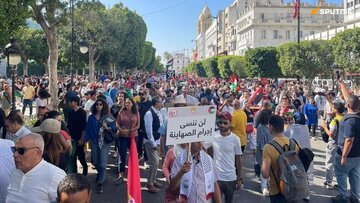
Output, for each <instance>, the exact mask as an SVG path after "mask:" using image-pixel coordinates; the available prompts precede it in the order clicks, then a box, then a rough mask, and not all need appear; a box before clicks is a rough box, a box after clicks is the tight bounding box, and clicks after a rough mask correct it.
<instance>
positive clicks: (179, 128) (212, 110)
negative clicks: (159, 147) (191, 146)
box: [166, 106, 216, 145]
mask: <svg viewBox="0 0 360 203" xmlns="http://www.w3.org/2000/svg"><path fill="white" fill-rule="evenodd" d="M215 122H216V107H215V106H188V107H174V108H169V109H168V123H167V131H166V145H173V144H182V143H191V142H200V141H208V142H211V141H212V140H213V133H214V131H215Z"/></svg>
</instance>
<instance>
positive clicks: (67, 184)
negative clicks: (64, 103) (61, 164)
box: [57, 174, 91, 203]
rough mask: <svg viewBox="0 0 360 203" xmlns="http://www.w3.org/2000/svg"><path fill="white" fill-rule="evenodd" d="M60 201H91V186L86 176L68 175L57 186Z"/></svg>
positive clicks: (73, 202) (84, 202) (80, 202)
mask: <svg viewBox="0 0 360 203" xmlns="http://www.w3.org/2000/svg"><path fill="white" fill-rule="evenodd" d="M57 196H58V197H57V202H58V203H90V197H91V188H90V183H89V181H88V180H87V179H86V177H85V176H82V175H80V174H70V175H67V176H66V177H65V178H64V179H63V180H61V182H60V183H59V186H58V188H57Z"/></svg>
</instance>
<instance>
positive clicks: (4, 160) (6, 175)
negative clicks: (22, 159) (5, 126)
mask: <svg viewBox="0 0 360 203" xmlns="http://www.w3.org/2000/svg"><path fill="white" fill-rule="evenodd" d="M14 145H15V144H14V142H13V141H11V140H5V139H0V154H1V156H0V168H1V170H0V180H1V181H0V203H5V198H6V193H7V192H6V190H7V188H8V186H9V183H10V174H11V172H12V171H13V170H14V169H15V162H14V158H13V153H12V151H11V147H13V146H14Z"/></svg>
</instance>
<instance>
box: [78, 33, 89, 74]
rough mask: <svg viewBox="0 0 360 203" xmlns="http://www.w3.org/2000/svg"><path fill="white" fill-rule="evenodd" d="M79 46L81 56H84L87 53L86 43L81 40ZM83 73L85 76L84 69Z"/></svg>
mask: <svg viewBox="0 0 360 203" xmlns="http://www.w3.org/2000/svg"><path fill="white" fill-rule="evenodd" d="M79 45H80V52H81V53H82V54H86V53H87V52H88V51H89V47H88V43H87V42H86V41H85V40H81V41H80V43H79ZM83 73H84V74H85V69H83Z"/></svg>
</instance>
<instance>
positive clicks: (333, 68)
mask: <svg viewBox="0 0 360 203" xmlns="http://www.w3.org/2000/svg"><path fill="white" fill-rule="evenodd" d="M338 68H339V65H338V64H337V63H336V62H334V63H333V64H332V65H331V69H332V90H333V91H334V87H335V79H334V72H335V71H336V73H337V74H336V77H338V74H339V71H337V70H336V69H338ZM336 79H338V78H336ZM337 92H338V86H336V93H337Z"/></svg>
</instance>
